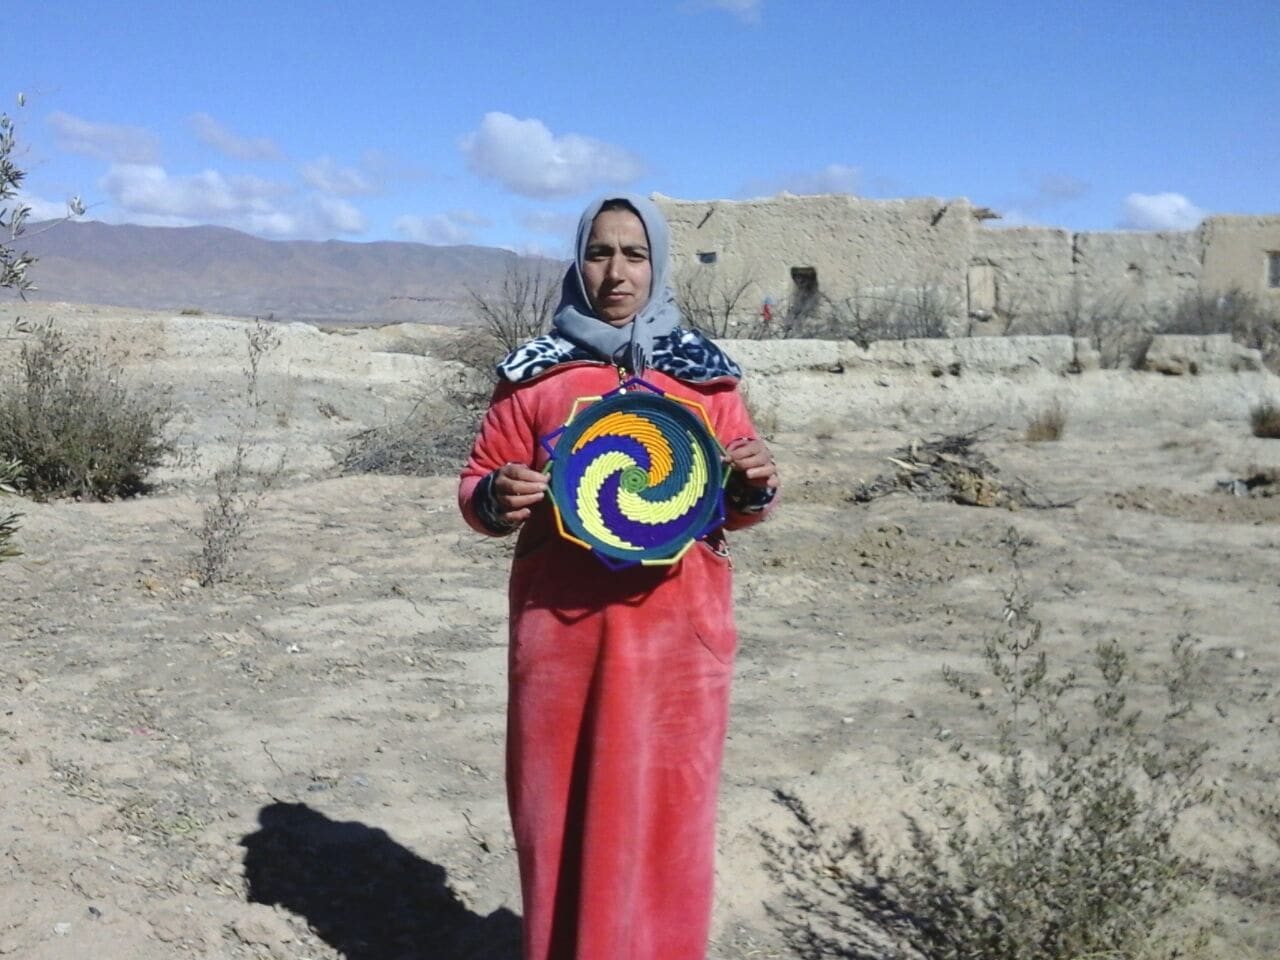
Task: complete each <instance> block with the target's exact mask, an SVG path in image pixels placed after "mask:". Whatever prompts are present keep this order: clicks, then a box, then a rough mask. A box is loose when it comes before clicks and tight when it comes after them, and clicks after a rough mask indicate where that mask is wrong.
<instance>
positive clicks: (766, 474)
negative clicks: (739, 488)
mask: <svg viewBox="0 0 1280 960" xmlns="http://www.w3.org/2000/svg"><path fill="white" fill-rule="evenodd" d="M725 460H727V461H728V463H729V465H730V466H731V467H732V468H733V469H734V470H735V471H737V472H738V473H740V474H742V476H743V479H745V480H746V481H747V483H749V484H751V485H752V486H753V487H768V488H769V489H770V490H773V489H775V488H776V487H777V486H778V467H777V465H776V464H775V463H774V462H773V454H771V453H770V452H769V447H768V445H767V444H765V442H764V441H763V440H757V439H756V438H755V437H742V438H741V439H738V440H735V441H733V443H731V444H729V446H728V447H726V448H725Z"/></svg>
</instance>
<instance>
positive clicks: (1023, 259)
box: [653, 194, 1280, 335]
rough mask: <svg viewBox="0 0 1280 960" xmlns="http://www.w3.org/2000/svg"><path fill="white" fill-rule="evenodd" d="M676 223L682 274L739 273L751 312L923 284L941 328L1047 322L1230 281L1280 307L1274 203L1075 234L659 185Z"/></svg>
mask: <svg viewBox="0 0 1280 960" xmlns="http://www.w3.org/2000/svg"><path fill="white" fill-rule="evenodd" d="M653 199H654V201H655V202H656V203H657V204H658V205H659V206H660V207H661V209H662V211H663V213H664V214H665V215H666V217H667V220H668V222H669V223H670V225H671V232H672V245H673V256H674V261H675V264H674V266H675V271H676V276H677V277H682V278H693V279H695V280H696V281H697V282H698V283H700V284H702V285H703V286H704V287H709V286H710V285H713V284H715V285H719V286H720V287H722V288H725V289H728V288H732V287H735V286H738V287H743V286H745V288H746V289H745V292H744V293H743V296H742V297H741V299H740V301H739V306H738V308H737V309H738V310H740V311H741V312H742V313H743V314H744V315H746V314H753V313H754V314H758V313H759V312H760V311H761V309H762V308H763V306H764V305H765V304H768V305H770V306H771V307H772V308H773V309H775V310H776V309H786V307H785V305H787V304H793V303H796V302H799V301H805V300H809V299H810V298H814V297H818V296H820V297H823V298H825V299H826V300H828V301H837V302H838V301H841V300H844V299H846V298H852V297H860V296H861V297H866V296H877V295H882V296H885V297H893V296H897V297H901V296H903V295H904V294H909V293H910V292H912V291H919V290H921V289H929V290H930V291H931V292H932V293H933V294H934V295H936V296H937V297H939V298H940V300H941V302H943V303H945V304H946V312H947V315H948V317H949V332H950V333H951V334H952V335H964V334H966V333H1003V332H1005V330H1006V329H1009V328H1011V327H1012V326H1016V327H1017V329H1016V331H1013V332H1021V333H1029V332H1047V331H1046V330H1045V323H1046V318H1048V317H1052V316H1055V315H1061V314H1062V313H1063V311H1065V310H1067V309H1069V308H1070V307H1071V305H1075V306H1076V307H1077V308H1079V307H1084V308H1086V309H1090V308H1093V307H1094V306H1100V307H1105V308H1113V309H1119V308H1120V307H1123V309H1124V312H1125V313H1126V315H1134V316H1138V317H1145V318H1149V319H1155V318H1157V317H1158V316H1159V315H1160V314H1161V313H1162V312H1167V311H1168V310H1169V309H1170V307H1171V306H1172V305H1173V304H1175V303H1177V302H1178V301H1180V300H1182V299H1184V298H1185V297H1187V296H1189V295H1196V294H1201V295H1223V294H1227V293H1230V292H1232V291H1235V290H1239V291H1243V292H1244V293H1247V294H1250V295H1252V296H1255V297H1258V298H1259V299H1262V300H1264V301H1270V303H1272V304H1274V305H1275V306H1276V307H1277V308H1280V214H1277V215H1274V216H1212V217H1207V218H1206V219H1205V220H1204V221H1203V222H1202V223H1201V224H1200V226H1199V227H1197V228H1196V229H1194V230H1188V231H1180V232H1162V233H1149V232H1096V233H1072V232H1070V231H1067V230H1058V229H1051V228H1047V227H1011V228H1006V229H1000V228H993V227H991V226H987V225H986V224H985V222H986V221H989V220H992V219H996V218H997V217H998V215H997V214H994V213H992V212H991V211H990V210H988V209H986V208H983V207H974V206H973V205H972V204H970V203H969V201H968V200H965V199H963V198H960V199H955V200H947V201H943V200H938V199H934V198H917V199H907V200H868V199H863V198H861V197H853V196H849V195H846V194H829V195H821V196H794V195H791V194H781V195H779V196H777V197H771V198H768V199H760V200H744V201H731V200H704V201H697V200H678V199H675V198H672V197H666V196H663V195H661V194H655V195H654V197H653Z"/></svg>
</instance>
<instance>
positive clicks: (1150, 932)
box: [765, 531, 1208, 960]
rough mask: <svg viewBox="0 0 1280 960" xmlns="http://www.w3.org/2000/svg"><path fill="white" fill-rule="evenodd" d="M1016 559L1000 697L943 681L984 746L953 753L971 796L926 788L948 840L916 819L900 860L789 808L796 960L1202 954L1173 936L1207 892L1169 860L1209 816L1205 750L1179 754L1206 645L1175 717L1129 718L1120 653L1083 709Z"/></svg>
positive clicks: (786, 869)
mask: <svg viewBox="0 0 1280 960" xmlns="http://www.w3.org/2000/svg"><path fill="white" fill-rule="evenodd" d="M1007 542H1008V543H1009V545H1010V549H1011V552H1012V556H1013V559H1014V569H1015V575H1014V580H1013V585H1012V586H1011V588H1010V589H1009V590H1008V591H1007V593H1006V595H1005V605H1004V610H1003V612H1002V615H1001V622H1002V624H1003V626H1002V627H1001V628H1000V629H999V630H998V631H997V632H995V633H994V634H993V635H991V636H989V637H988V638H987V639H986V642H985V645H984V651H983V659H984V661H985V664H986V667H987V671H988V674H989V677H987V678H984V679H985V683H986V684H988V685H993V686H994V688H995V689H996V693H995V695H994V696H989V695H984V693H985V692H984V691H982V690H980V689H979V684H977V683H974V682H973V681H970V680H968V679H966V678H964V677H962V676H961V675H959V674H957V673H955V672H954V671H950V670H944V673H943V676H944V679H945V681H946V683H947V684H948V685H949V686H950V687H952V688H953V689H955V690H957V691H959V692H961V693H963V694H965V695H966V696H967V697H968V698H970V700H971V702H973V703H974V704H975V705H976V706H977V709H978V710H979V711H980V714H981V716H982V717H983V718H984V719H985V722H986V724H987V727H988V730H989V732H988V735H987V737H986V738H984V740H985V741H986V742H985V743H984V747H985V749H984V750H983V751H982V752H979V751H977V750H975V749H973V748H971V747H970V746H969V745H967V744H965V743H963V742H958V741H957V740H956V739H955V738H951V739H950V740H949V743H950V746H951V749H952V750H953V751H954V752H955V753H956V754H957V755H958V756H959V757H960V758H961V759H962V760H963V761H965V762H966V764H967V765H968V766H969V768H970V769H971V771H972V781H971V782H969V783H966V784H963V785H961V784H955V783H947V782H944V781H931V782H928V783H925V784H923V785H922V790H923V792H924V800H925V802H926V808H927V809H928V810H930V811H931V813H932V815H933V816H934V817H936V819H937V821H938V822H937V824H925V823H922V822H920V821H918V820H913V819H910V818H908V819H907V821H906V838H905V839H906V845H905V850H904V851H903V852H902V853H901V854H899V855H897V856H896V857H891V856H888V855H885V854H883V853H881V852H880V851H879V850H878V849H877V844H876V843H875V842H874V840H873V839H872V838H871V837H870V836H869V835H868V834H867V832H866V831H865V830H863V829H861V828H858V827H853V828H847V829H843V830H836V829H832V828H831V827H829V826H827V825H824V824H822V823H819V822H818V821H817V820H815V819H814V818H813V817H812V816H811V815H810V814H809V811H808V810H807V809H806V807H805V805H804V804H803V802H802V801H800V800H799V799H798V798H796V797H794V796H791V795H788V794H782V795H780V796H779V799H780V800H781V801H782V802H783V804H784V805H785V806H786V807H787V808H788V809H789V810H790V812H791V813H792V814H793V816H794V819H795V824H794V826H793V828H792V830H791V832H790V834H789V835H788V836H787V837H782V838H779V837H776V836H772V835H767V836H766V837H765V845H766V850H767V853H768V855H769V866H770V867H771V870H772V872H773V874H774V876H775V878H776V879H778V880H779V881H780V882H781V884H782V885H783V889H784V892H785V896H786V899H787V901H788V904H789V908H788V909H786V910H782V909H775V910H774V915H775V917H776V918H777V919H778V922H779V924H780V926H781V928H782V931H783V933H784V935H785V936H786V938H787V940H788V941H789V943H790V944H791V946H792V947H793V948H795V950H796V955H797V956H799V957H803V958H812V960H817V958H831V957H840V958H858V960H879V958H883V957H908V956H909V957H917V958H920V960H1080V958H1084V957H1097V958H1104V957H1105V958H1114V960H1120V958H1134V957H1149V958H1157V957H1161V958H1165V957H1167V958H1172V957H1176V956H1185V954H1183V953H1182V952H1181V947H1182V946H1185V944H1186V943H1187V942H1188V941H1193V940H1194V939H1195V938H1196V937H1197V934H1198V931H1196V930H1187V929H1181V930H1178V929H1175V928H1176V926H1177V924H1178V922H1179V921H1180V920H1181V918H1182V911H1181V908H1182V906H1183V905H1184V904H1185V903H1186V902H1187V900H1188V898H1189V896H1190V895H1191V894H1192V893H1193V892H1194V890H1195V888H1196V885H1197V884H1198V883H1199V881H1198V879H1197V870H1196V869H1195V864H1193V863H1192V862H1190V861H1189V860H1188V859H1187V858H1186V857H1185V856H1184V855H1183V854H1182V853H1180V852H1179V851H1178V850H1177V849H1176V848H1175V846H1174V843H1173V832H1174V828H1175V826H1176V825H1177V824H1178V822H1179V820H1180V819H1181V817H1182V814H1184V813H1185V812H1186V811H1187V810H1188V809H1190V808H1191V807H1193V806H1196V805H1198V804H1201V803H1203V802H1205V801H1206V800H1207V799H1208V791H1207V790H1206V789H1205V788H1204V787H1203V785H1202V779H1201V775H1200V769H1201V763H1202V759H1203V756H1204V753H1205V751H1206V749H1207V747H1206V745H1205V744H1201V743H1198V742H1195V741H1192V740H1188V739H1185V738H1184V737H1183V722H1184V721H1188V720H1189V716H1188V715H1189V714H1190V713H1191V712H1192V710H1193V705H1194V704H1193V700H1194V691H1195V689H1196V684H1197V682H1198V677H1199V671H1200V667H1199V663H1198V655H1197V652H1196V648H1195V643H1194V641H1192V640H1191V639H1190V638H1188V637H1185V636H1183V637H1179V638H1178V640H1177V641H1175V642H1174V645H1173V653H1172V660H1171V663H1170V665H1169V666H1168V667H1167V669H1166V671H1165V675H1164V677H1163V679H1164V683H1165V686H1166V689H1167V692H1168V695H1169V709H1168V711H1167V712H1166V713H1165V715H1164V716H1163V718H1160V719H1157V720H1149V719H1147V718H1146V717H1145V716H1144V715H1143V714H1142V713H1141V712H1140V711H1139V710H1137V709H1136V708H1134V707H1132V706H1130V705H1129V702H1128V701H1129V698H1130V696H1131V695H1132V694H1133V693H1134V692H1135V691H1136V690H1137V689H1138V684H1139V679H1138V678H1137V676H1136V675H1135V673H1134V672H1133V670H1132V669H1131V666H1130V664H1129V661H1128V657H1127V655H1126V653H1125V651H1124V650H1123V648H1122V647H1121V646H1120V644H1118V643H1117V642H1115V641H1114V640H1112V641H1107V642H1103V643H1100V644H1099V645H1098V646H1097V648H1096V650H1095V656H1094V665H1095V668H1096V672H1097V678H1096V679H1095V680H1093V681H1092V682H1091V683H1090V685H1089V688H1090V689H1092V690H1093V691H1094V692H1093V695H1092V697H1091V698H1088V700H1087V702H1085V701H1086V698H1084V697H1083V696H1082V695H1081V694H1082V693H1083V690H1082V688H1081V684H1080V683H1079V682H1078V681H1077V679H1076V677H1075V675H1074V674H1073V673H1069V672H1068V673H1059V674H1057V675H1054V674H1052V673H1051V672H1050V670H1049V664H1048V658H1047V655H1046V652H1045V650H1044V649H1042V646H1041V633H1042V627H1041V624H1040V621H1039V620H1037V619H1036V618H1035V617H1034V616H1032V612H1031V604H1030V602H1029V601H1028V600H1027V598H1026V595H1025V591H1024V588H1023V584H1022V580H1021V576H1020V574H1018V573H1017V555H1018V551H1019V550H1021V549H1023V548H1025V547H1026V546H1028V544H1027V542H1026V541H1023V540H1021V539H1019V538H1018V536H1017V534H1016V533H1014V532H1012V531H1011V536H1010V537H1009V538H1008V540H1007ZM1188 726H1189V723H1188ZM975 795H976V796H975ZM965 799H969V800H974V801H975V802H973V803H965V802H964V801H965ZM975 810H977V811H983V812H980V813H975V812H974V811H975ZM939 828H940V829H939ZM1183 922H1184V923H1185V921H1183ZM1170 938H1172V939H1170ZM1179 941H1180V942H1179Z"/></svg>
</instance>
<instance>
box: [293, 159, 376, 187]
mask: <svg viewBox="0 0 1280 960" xmlns="http://www.w3.org/2000/svg"><path fill="white" fill-rule="evenodd" d="M302 179H303V180H305V181H307V183H309V184H311V186H313V187H315V188H316V189H317V190H321V191H323V192H325V193H336V194H338V195H339V196H344V197H355V196H362V195H367V194H370V193H377V192H378V186H377V184H375V183H374V182H373V181H372V180H370V179H369V177H367V176H366V175H365V174H364V173H362V172H361V171H359V170H357V169H356V168H355V167H341V166H339V165H338V164H337V162H335V161H334V159H333V158H332V157H320V158H319V159H318V160H313V161H311V162H310V163H304V164H303V165H302Z"/></svg>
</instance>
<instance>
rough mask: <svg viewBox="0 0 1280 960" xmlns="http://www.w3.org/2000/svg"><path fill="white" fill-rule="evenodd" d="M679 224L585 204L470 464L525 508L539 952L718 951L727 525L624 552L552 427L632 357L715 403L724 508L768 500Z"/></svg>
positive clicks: (521, 653) (522, 571) (511, 504)
mask: <svg viewBox="0 0 1280 960" xmlns="http://www.w3.org/2000/svg"><path fill="white" fill-rule="evenodd" d="M668 247H669V240H668V232H667V225H666V222H665V221H664V220H663V218H662V215H661V213H660V212H659V211H658V209H657V207H656V206H654V205H653V204H652V203H651V202H649V201H648V200H646V199H644V198H642V197H637V196H617V197H611V198H604V199H602V200H598V201H596V202H595V203H593V204H591V206H589V207H588V208H587V210H586V212H584V213H583V215H582V219H581V221H580V222H579V224H578V235H577V247H576V259H575V262H574V264H573V265H572V266H571V267H570V268H569V270H568V272H567V274H566V275H565V279H564V285H563V291H562V295H561V302H560V306H559V307H558V309H557V311H556V315H555V323H554V330H553V332H552V333H550V334H547V335H545V336H542V337H538V338H537V339H535V340H532V341H530V342H529V343H527V344H525V345H524V346H522V347H520V348H519V349H517V350H516V351H515V352H514V353H512V354H511V355H510V356H509V357H507V359H506V360H504V361H503V362H502V363H501V364H500V365H499V367H498V372H499V381H500V382H499V385H498V387H497V390H496V391H495V393H494V396H493V401H492V403H491V405H490V407H489V411H488V413H487V414H486V416H485V419H484V423H483V425H482V427H481V429H480V435H479V436H478V437H477V438H476V442H475V447H474V449H473V450H472V453H471V457H470V459H469V460H468V461H467V465H466V468H465V469H464V470H463V473H462V481H461V485H460V488H459V493H458V497H459V502H460V505H461V507H462V512H463V515H464V516H465V517H466V519H467V522H468V523H470V525H471V526H472V527H474V528H475V529H477V530H479V531H481V532H483V533H488V534H493V535H502V534H505V533H509V532H511V531H513V530H515V529H517V528H518V529H519V531H520V532H519V539H518V541H517V543H516V549H515V559H514V561H513V563H512V569H511V584H510V598H509V599H510V616H511V621H510V636H511V648H510V657H509V677H508V683H509V688H510V690H509V697H510V699H509V706H508V715H507V795H508V801H509V804H510V808H511V819H512V823H513V827H514V831H515V838H516V850H517V853H518V857H519V861H520V883H521V890H522V893H523V900H524V931H525V933H524V957H525V960H701V958H702V957H703V956H704V955H705V951H706V940H707V933H708V927H709V924H710V915H711V894H712V881H713V876H714V862H713V861H714V854H715V805H716V791H717V787H718V782H719V776H720V759H721V755H722V753H723V746H724V734H725V724H726V721H727V716H728V703H729V682H730V677H731V674H732V662H733V655H734V651H735V649H736V646H737V636H736V633H735V630H734V624H733V610H732V605H731V604H732V595H731V594H732V583H731V573H730V568H731V565H730V562H729V559H728V551H727V548H726V547H725V542H724V536H723V531H721V530H717V531H715V532H714V533H713V534H711V535H710V536H709V537H707V538H706V539H705V540H703V541H700V542H699V543H697V544H694V546H693V548H692V549H690V550H689V551H688V552H687V553H686V554H685V555H684V557H683V558H681V560H680V561H679V562H678V563H677V564H675V565H672V566H665V567H642V566H635V567H629V568H625V569H622V570H610V569H608V568H607V567H605V566H604V565H603V564H602V563H601V562H600V561H599V560H597V559H596V557H595V556H593V555H592V554H591V553H590V552H589V551H587V550H584V549H583V548H582V547H580V546H578V545H576V544H574V543H571V542H569V541H568V540H566V539H564V538H562V537H560V536H559V534H558V533H557V531H556V526H555V521H554V518H553V516H552V511H551V507H550V504H549V503H548V502H547V477H546V475H545V474H543V473H542V472H540V471H541V468H542V467H543V466H545V464H546V460H547V456H546V452H545V451H544V450H543V449H542V447H541V445H540V443H539V439H540V438H541V437H544V436H546V435H547V434H550V433H551V432H553V431H554V430H556V429H557V428H558V427H560V426H561V425H563V424H564V422H565V420H566V418H567V417H568V415H569V412H570V408H571V407H572V405H573V402H574V400H576V399H577V398H579V397H585V396H600V395H602V394H604V393H607V392H609V391H611V390H614V389H616V388H617V387H618V385H619V383H620V381H621V380H623V379H625V378H627V377H629V376H631V375H632V374H635V375H640V376H643V377H644V379H645V380H647V381H648V382H649V383H651V384H653V385H654V386H656V387H658V388H660V389H661V390H663V391H665V392H667V393H670V394H673V395H675V396H679V397H684V398H687V399H691V400H696V401H698V402H699V403H701V404H702V405H703V407H704V408H705V409H706V410H707V413H708V415H709V417H710V418H711V421H712V423H713V425H714V428H715V432H716V434H717V436H718V437H719V439H720V442H721V443H722V444H723V445H724V446H725V448H726V450H727V456H726V459H727V461H728V463H729V464H730V466H731V467H732V473H731V475H730V480H729V483H728V486H727V488H726V510H727V520H726V523H725V527H726V528H728V529H735V528H738V527H744V526H747V525H749V524H752V523H755V522H756V521H758V520H760V519H761V518H762V517H763V516H764V515H765V513H766V512H767V510H768V509H769V507H770V506H771V505H772V501H773V499H774V493H775V491H776V489H777V486H778V476H777V470H776V468H775V467H774V464H773V459H772V457H771V456H770V455H769V450H768V448H767V447H766V446H765V444H764V442H763V441H762V440H760V439H759V438H757V437H756V435H755V429H754V428H753V427H752V424H751V420H750V417H749V416H748V414H747V411H746V408H745V407H744V406H743V403H742V398H741V396H740V395H739V393H738V390H737V382H738V380H739V378H740V376H741V371H740V370H739V369H738V367H737V365H736V364H734V362H733V361H732V360H730V359H729V358H728V357H727V356H725V355H724V354H723V353H722V352H721V351H720V350H719V349H718V348H717V347H716V346H715V345H714V344H712V343H711V342H710V341H709V340H707V339H705V338H704V337H702V336H701V335H700V334H697V333H695V332H693V331H689V330H685V329H683V328H682V327H681V326H680V325H679V323H680V314H679V311H678V310H677V309H676V306H675V303H674V300H673V298H672V295H671V291H670V289H669V287H668V284H667V272H668Z"/></svg>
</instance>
